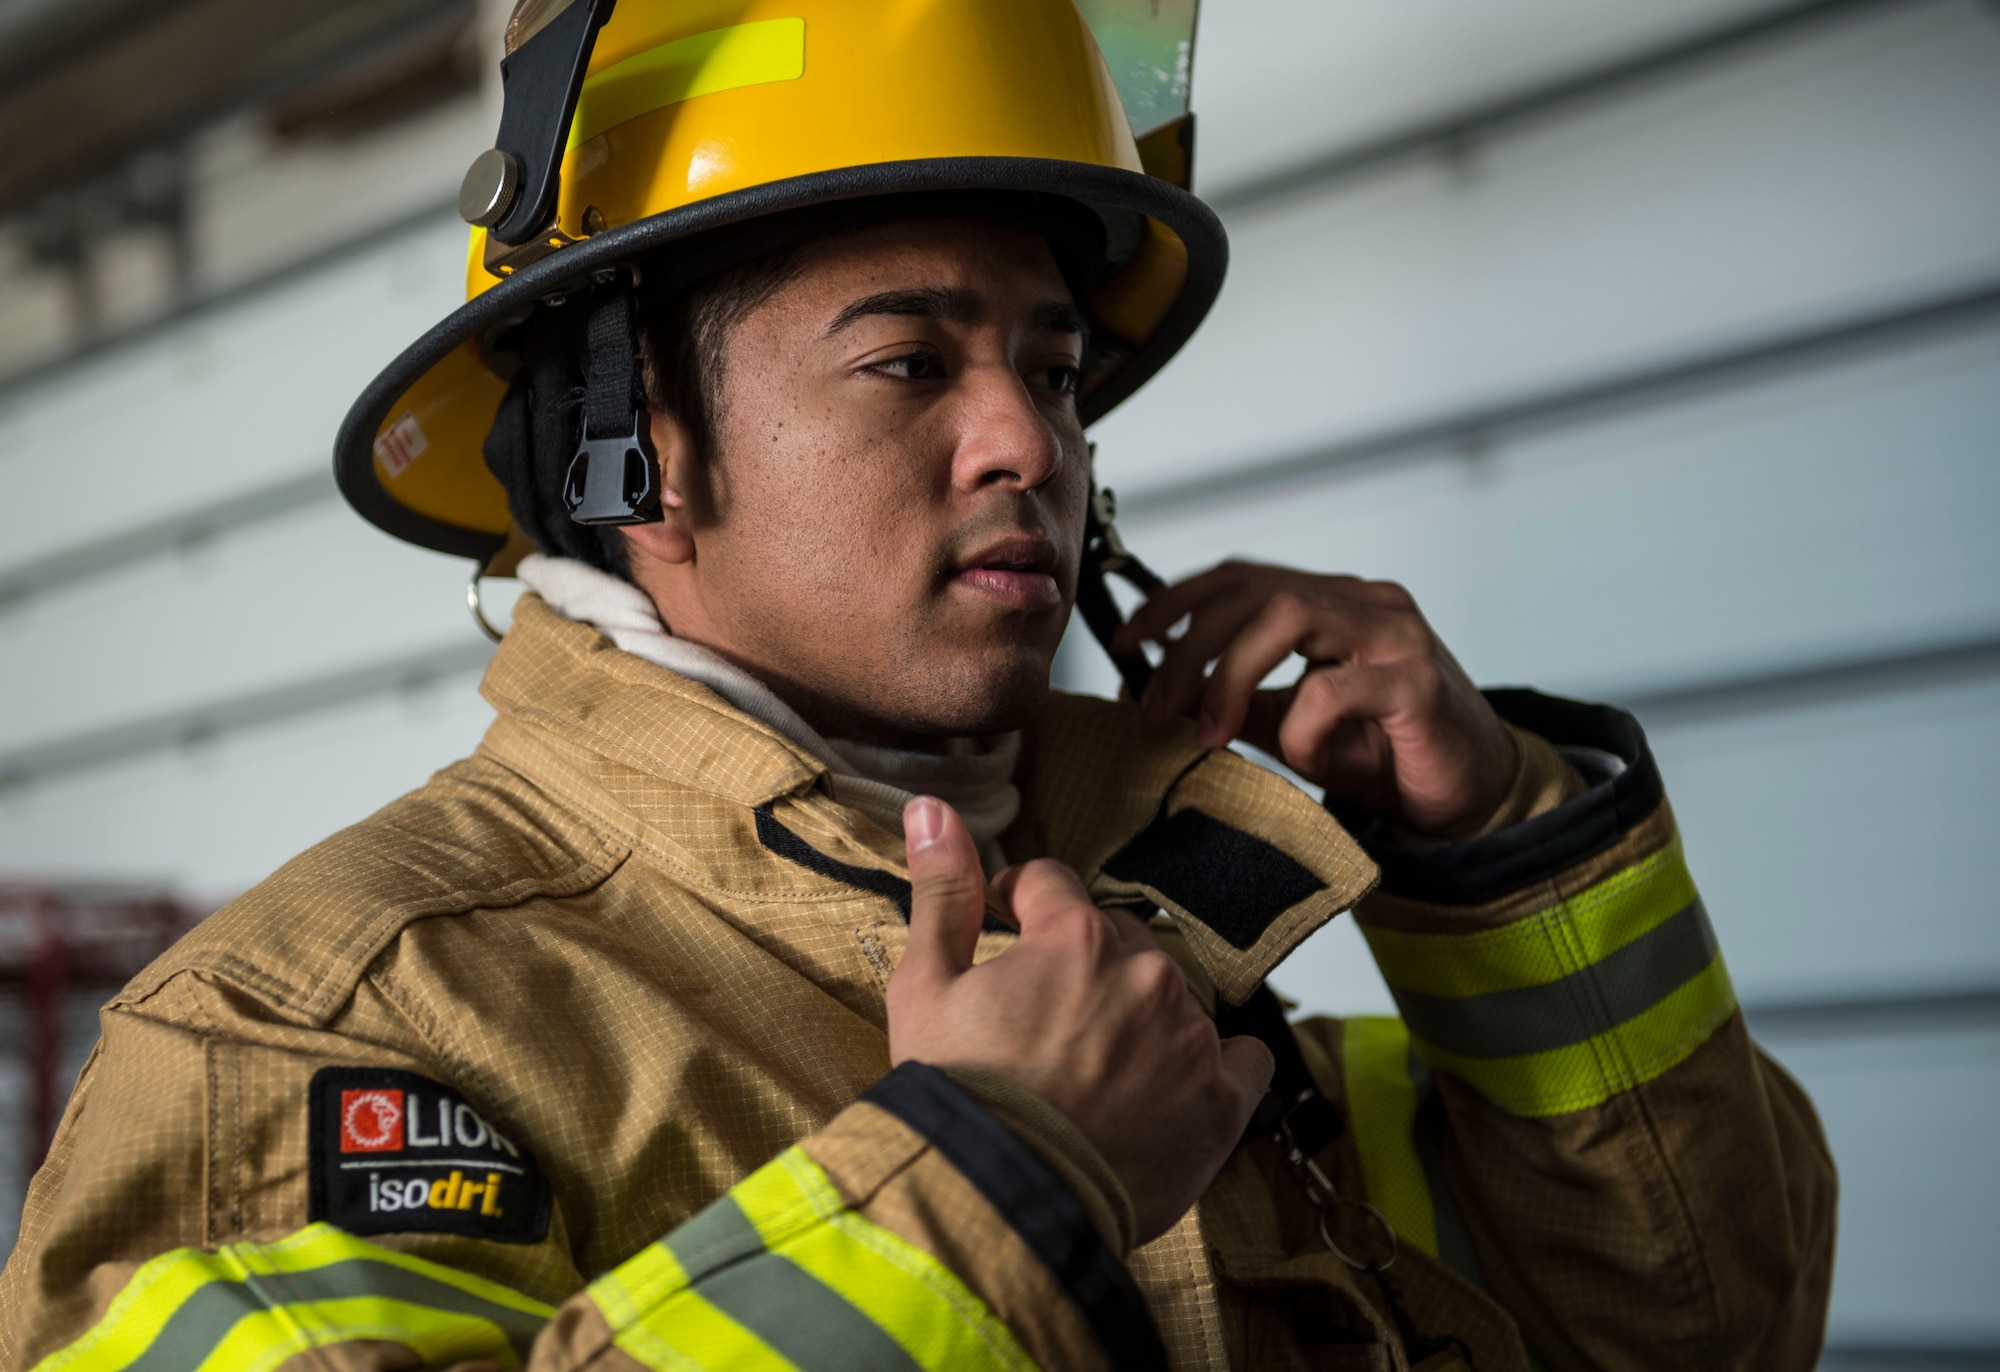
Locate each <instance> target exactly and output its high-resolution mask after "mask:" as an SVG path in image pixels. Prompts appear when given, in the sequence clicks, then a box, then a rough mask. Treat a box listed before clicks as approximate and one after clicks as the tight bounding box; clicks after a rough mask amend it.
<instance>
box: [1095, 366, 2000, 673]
mask: <svg viewBox="0 0 2000 1372" xmlns="http://www.w3.org/2000/svg"><path fill="white" fill-rule="evenodd" d="M1996 433H2000V332H1986V333H1982V334H1979V335H1975V336H1972V337H1969V338H1959V339H1954V340H1949V341H1941V342H1938V343H1935V344H1932V345H1930V346H1926V347H1923V348H1918V349H1911V350H1908V351H1898V352H1894V353H1891V354H1889V355H1887V356H1881V357H1873V358H1867V359H1861V360H1856V361H1852V362H1849V363H1846V364H1843V365H1839V366H1833V367H1826V368H1821V369H1815V370H1813V371H1810V372H1806V373H1803V374H1800V375H1795V376H1788V377H1784V378H1780V379H1777V380H1773V381H1768V382H1765V383H1762V384H1757V385H1753V386H1746V387H1742V388H1732V389H1728V390H1724V391H1720V392H1717V393H1713V394H1710V395H1707V396H1703V397H1701V398H1698V399H1693V400H1689V401H1686V402H1684V403H1680V404H1676V405H1673V406H1668V407H1664V408H1662V407H1647V408H1644V409H1638V410H1634V411H1631V412H1629V413H1627V414H1624V415H1621V416H1617V417H1615V418H1611V419H1607V420H1604V421H1600V422H1596V423H1591V424H1587V425H1577V426H1573V427H1568V428H1565V429H1563V430H1561V431H1559V432H1553V433H1548V434H1544V435H1540V436H1537V437H1535V438H1532V439H1524V440H1521V441H1519V442H1516V443H1511V444H1506V445H1503V446H1501V447H1499V448H1497V449H1494V450H1492V451H1490V452H1487V453H1485V454H1484V455H1482V456H1479V457H1476V458H1470V459H1468V458H1467V457H1465V456H1462V455H1459V454H1454V453H1443V454H1436V455H1431V456H1419V457H1417V458H1414V459H1412V460H1408V461H1404V462H1399V463H1395V464H1392V465H1388V466H1385V467H1382V468H1378V469H1375V470H1369V471H1359V472H1347V473H1338V474H1335V475H1334V476H1332V477H1330V478H1328V479H1324V480H1320V481H1316V482H1307V483H1300V484H1298V485H1295V486H1291V487H1285V488H1279V489H1274V490H1271V491H1267V492H1260V493H1254V494H1252V495H1251V496H1249V497H1246V498H1244V499H1242V500H1240V501H1234V502H1229V503H1222V502H1221V501H1206V502H1203V503H1201V504H1199V505H1194V506H1190V507H1187V508H1184V509H1179V510H1174V511H1171V512H1169V513H1167V514H1164V515H1161V516H1159V517H1147V516H1144V515H1139V516H1133V517H1128V518H1122V519H1121V520H1120V523H1121V525H1123V526H1124V528H1125V533H1126V537H1127V541H1128V542H1130V543H1131V545H1132V547H1133V548H1134V549H1135V550H1136V551H1137V552H1138V553H1139V554H1140V555H1141V556H1142V557H1145V558H1146V559H1147V560H1148V561H1149V562H1151V563H1153V564H1154V565H1155V566H1156V567H1157V568H1158V569H1159V570H1160V571H1161V572H1162V573H1163V574H1165V575H1169V576H1175V575H1180V574H1184V573H1187V572H1191V571H1194V570H1196V569H1198V568H1200V567H1202V566H1205V565H1207V564H1209V563H1212V562H1215V561H1218V560H1220V559H1222V558H1224V557H1229V556H1252V557H1255V558H1256V559H1258V560H1262V561H1275V562H1282V563H1294V564H1298V565H1302V566H1308V567H1316V568H1320V569H1323V570H1327V571H1344V572H1353V573H1357V574H1360V575H1365V576H1373V577H1390V578H1393V579H1396V580H1399V581H1402V582H1404V583H1406V584H1407V585H1408V586H1409V587H1410V589H1411V590H1412V591H1413V592H1414V593H1415V594H1416V595H1417V597H1418V600H1419V602H1420V603H1422V604H1423V605H1424V606H1425V608H1426V610H1427V612H1428V613H1429V614H1430V616H1431V618H1432V622H1433V623H1434V624H1435V625H1436V626H1437V628H1438V629H1439V631H1440V633H1442V634H1443V635H1444V636H1445V637H1446V640H1447V641H1448V642H1449V643H1451V644H1452V646H1453V648H1454V649H1455V650H1456V651H1457V652H1458V653H1459V655H1460V658H1461V660H1462V661H1463V662H1464V663H1465V664H1466V666H1467V669H1468V670H1470V671H1471V672H1472V673H1473V674H1474V675H1475V676H1477V677H1478V678H1479V679H1481V680H1484V681H1493V682H1499V681H1513V682H1533V683H1536V684H1540V685H1542V686H1544V687H1545V688H1547V689H1552V690H1555V689H1560V690H1565V691H1583V692H1604V691H1632V690H1638V689H1644V688H1647V687H1652V686H1656V685H1663V684H1666V683H1669V682H1680V681H1684V680H1687V679H1690V678H1700V677H1703V676H1706V675H1708V674H1711V673H1715V672H1718V671H1740V670H1745V669H1749V668H1752V667H1757V666H1765V665H1777V664H1781V663H1795V662H1799V661H1802V660H1811V659H1813V658H1815V657H1819V656H1825V655H1835V654H1840V653H1843V652H1852V651H1856V650H1860V649H1865V648H1869V647H1875V646H1880V645H1885V644H1913V643H1922V642H1927V641H1933V640H1938V639H1945V638H1950V637H1953V636H1956V635H1960V634H1964V633H1971V632H1992V631H1993V630H1995V629H2000V539H1994V538H1992V537H1990V536H1989V533H1990V529H1991V524H1992V517H1993V511H1995V510H1996V509H2000V463H1995V462H1994V461H1993V460H1992V455H1993V451H1994V446H1993V445H1994V435H1995V434H1996ZM1121 494H1122V492H1121ZM1079 657H1080V660H1081V661H1083V662H1085V663H1089V664H1092V665H1093V667H1094V669H1095V670H1096V671H1097V672H1098V673H1099V675H1098V676H1097V678H1096V680H1097V682H1098V684H1099V685H1102V684H1104V683H1106V682H1108V681H1109V679H1110V678H1109V672H1108V668H1095V662H1096V659H1095V658H1093V657H1090V656H1089V655H1079Z"/></svg>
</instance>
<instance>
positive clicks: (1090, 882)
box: [481, 595, 1377, 1002]
mask: <svg viewBox="0 0 2000 1372" xmlns="http://www.w3.org/2000/svg"><path fill="white" fill-rule="evenodd" d="M481 690H482V692H483V693H484V694H485V696H486V698H487V699H488V701H490V702H491V703H492V705H493V706H494V708H495V709H496V710H497V711H498V712H499V714H500V719H499V720H498V721H497V722H496V723H495V725H494V728H493V730H492V732H491V733H489V735H488V737H487V741H486V744H485V745H484V747H485V748H486V750H487V751H488V752H489V753H491V754H494V755H496V756H498V757H499V758H500V759H501V760H502V761H504V762H505V763H507V765H509V766H512V767H515V768H516V769H517V770H521V771H524V772H527V773H529V774H531V775H533V776H534V777H535V779H536V780H537V782H538V783H540V784H541V785H543V786H545V787H547V788H548V789H550V790H552V791H555V792H556V793H557V794H559V795H561V796H563V797H564V798H565V799H568V800H570V801H571V802H572V803H575V804H578V805H580V806H582V807H584V808H586V809H589V810H590V811H592V812H593V813H595V814H597V815H598V816H599V817H600V819H602V820H604V821H606V822H608V823H611V824H613V825H615V826H617V827H618V828H620V829H622V830H625V831H626V832H627V833H628V834H630V835H631V836H632V837H633V839H634V841H635V842H636V843H637V844H639V845H640V846H642V847H646V848H649V849H651V850H652V851H654V852H655V853H656V855H659V856H662V857H664V858H665V859H666V860H667V861H669V862H670V863H671V864H672V865H673V866H675V867H676V868H678V869H679V870H680V871H681V872H682V874H683V875H685V876H686V877H688V878H689V879H690V880H691V881H692V882H693V884H695V885H697V886H699V887H705V888H708V889H709V890H711V891H714V892H716V893H718V894H722V895H725V896H729V897H734V898H738V899H752V900H826V899H828V898H833V897H841V896H847V897H851V896H852V895H853V893H854V892H855V891H856V890H857V889H859V890H861V891H867V892H870V893H872V894H875V895H879V896H883V897H885V898H887V899H889V900H891V901H893V902H896V903H897V904H899V905H900V906H901V907H902V909H903V910H904V911H905V912H906V911H907V909H908V889H909V887H908V883H909V871H908V868H907V866H906V865H905V862H904V854H903V844H902V839H901V836H900V835H898V834H893V833H890V832H888V831H887V830H885V829H883V828H882V827H881V826H880V825H878V824H876V823H874V822H873V821H872V820H869V819H868V818H867V817H866V816H864V815H862V814H861V813H860V812H858V811H856V810H853V809H851V808H850V807H847V806H843V805H840V804H838V803H837V802H836V801H835V800H834V799H833V798H832V794H831V788H830V787H829V786H828V784H827V780H826V768H825V766H824V764H822V763H821V762H820V761H819V760H818V759H817V758H815V757H813V756H812V755H811V754H810V753H808V752H807V751H806V750H804V749H803V748H801V747H799V746H798V745H797V744H794V743H793V742H791V741H790V740H789V739H787V738H785V737H784V736H783V735H782V734H780V733H778V732H777V731H776V730H774V729H772V728H770V727H769V726H768V725H766V724H764V723H762V722H761V721H759V720H756V719H754V718H752V717H751V716H749V715H747V714H744V713H743V712H742V711H740V710H737V709H736V708H734V707H733V706H731V705H729V704H728V703H727V702H726V701H724V700H723V699H722V698H721V697H720V696H718V695H717V694H716V693H715V692H713V691H711V690H709V689H708V688H707V687H705V686H702V685H700V684H698V683H696V682H693V681H691V680H689V679H688V678H686V677H683V676H680V675H678V674H677V673H674V672H670V671H668V670H666V669H665V668H662V667H658V666H655V665H654V664H652V663H649V662H646V661H644V660H642V659H640V658H637V657H634V656H633V655H631V654H629V653H625V652H621V651H619V650H618V649H617V648H615V647H614V646H613V645H612V644H611V642H610V641H609V640H608V639H606V638H605V637H604V636H603V635H601V634H600V633H598V632H597V631H596V630H595V629H592V628H591V627H589V626H588V625H584V624H578V623H574V622H572V621H570V620H567V619H564V618H563V617H562V616H560V615H558V614H556V613H555V612H554V611H552V610H550V609H549V608H548V607H547V606H545V605H543V604H542V603H541V601H540V600H539V599H538V598H536V597H535V596H533V595H526V596H523V597H522V598H521V600H520V602H519V603H518V604H517V606H516V608H515V612H514V624H513V628H512V629H510V630H509V632H508V634H507V637H506V640H505V641H504V642H503V643H502V644H501V646H500V649H499V651H498V652H497V653H496V654H495V655H494V658H493V663H492V665H491V667H489V668H488V671H487V674H486V679H485V681H484V682H483V683H482V686H481ZM1023 768H1024V772H1025V773H1026V775H1024V776H1023V777H1022V778H1021V780H1020V784H1021V789H1022V792H1023V800H1024V804H1023V810H1022V816H1021V818H1020V820H1019V821H1017V822H1016V824H1015V826H1014V829H1013V830H1012V831H1010V833H1009V834H1008V836H1007V839H1006V846H1007V850H1008V856H1009V857H1010V858H1012V859H1013V860H1015V861H1024V860H1026V859H1028V858H1033V857H1053V858H1056V859H1059V860H1061V861H1063V862H1066V863H1068V864H1069V865H1070V866H1072V867H1074V868H1075V869H1076V870H1077V871H1078V872H1079V873H1080V874H1081V875H1082V877H1083V879H1084V882H1085V884H1086V885H1087V886H1088V887H1089V889H1090V891H1091V893H1092V895H1093V896H1094V897H1095V898H1096V899H1097V900H1098V901H1099V902H1100V903H1104V904H1126V905H1133V906H1140V905H1146V906H1155V905H1156V906H1158V907H1159V908H1161V909H1162V910H1164V911H1166V913H1167V914H1168V915H1169V916H1170V917H1172V919H1173V920H1174V922H1175V923H1176V924H1177V925H1178V926H1179V927H1180V929H1181V930H1182V932H1183V934H1184V935H1185V936H1186V938H1187V941H1188V944H1189V946H1190V948H1191V950H1192V951H1193V953H1194V955H1195V957H1196V958H1197V959H1198V960H1199V961H1200V963H1201V965H1202V968H1203V970H1204V971H1205V972H1206V973H1207V974H1208V976H1209V978H1210V979H1211V980H1212V981H1213V982H1214V983H1215V986H1216V989H1217V990H1218V991H1219V992H1220V993H1221V994H1222V995H1223V996H1225V997H1226V998H1228V999H1229V1000H1231V1001H1239V1002H1240V1001H1241V1000H1242V999H1243V998H1244V997H1246V996H1248V995H1249V994H1250V992H1251V991H1253V990H1255V989H1256V987H1257V986H1258V984H1259V983H1261V982H1262V981H1263V979H1264V978H1265V977H1266V976H1268V975H1269V973H1270V971H1271V969H1272V968H1274V967H1276V966H1277V965H1278V964H1279V963H1280V962H1282V961H1283V960H1284V958H1285V957H1286V956H1287V955H1289V954H1290V953H1291V951H1292V950H1293V949H1294V948H1296V947H1297V946H1298V944H1299V943H1300V942H1302V941H1303V940H1304V939H1305V938H1306V937H1307V936H1308V935H1310V934H1311V933H1312V932H1313V931H1314V930H1316V929H1318V928H1319V927H1320V926H1321V925H1323V924H1325V923H1326V922H1327V921H1328V920H1329V919H1331V918H1332V917H1333V916H1334V915H1336V914H1338V913H1339V912H1340V911H1342V910H1345V909H1347V908H1349V907H1350V906H1352V905H1353V903H1354V902H1355V901H1356V900H1358V899H1360V897H1361V896H1362V895H1363V894H1365V893H1366V892H1367V891H1368V890H1369V889H1370V888H1371V887H1372V886H1373V885H1374V884H1375V881H1376V878H1377V873H1376V869H1375V866H1374V864H1373V863H1372V862H1370V861H1369V859H1368V858H1367V857H1366V855H1364V854H1363V853H1362V851H1361V849H1360V848H1359V846H1358V845H1357V844H1356V843H1355V842H1354V840H1353V839H1352V838H1351V837H1349V836H1348V834H1347V833H1346V832H1345V831H1344V830H1343V829H1342V828H1341V827H1340V825H1339V824H1338V823H1336V822H1335V821H1334V820H1333V818H1332V817H1331V816H1330V815H1328V814H1327V813H1326V811H1325V810H1324V809H1322V808H1321V807H1320V806H1319V805H1318V804H1316V803H1315V802H1314V801H1313V800H1312V799H1311V798H1310V797H1308V796H1307V795H1305V794H1304V793H1303V792H1302V791H1300V790H1299V789H1298V788H1297V787H1296V786H1294V785H1292V784H1291V783H1290V782H1288V781H1286V780H1284V779H1283V778H1281V777H1279V776H1277V775H1276V774H1275V773H1272V772H1270V771H1268V770H1267V769H1265V768H1262V767H1259V766H1257V765H1255V764H1254V763H1251V762H1249V761H1247V760H1245V759H1243V758H1241V757H1238V756H1237V755H1236V754H1234V753H1232V752H1229V751H1227V750H1214V749H1206V748H1203V747H1202V746H1201V745H1200V744H1199V743H1198V742H1197V741H1196V740H1195V738H1194V736H1193V733H1192V731H1191V730H1187V729H1182V730H1179V731H1176V732H1173V733H1170V734H1166V735H1164V736H1161V735H1156V734H1153V733H1150V732H1149V731H1147V730H1146V729H1145V728H1144V727H1143V726H1142V725H1141V723H1140V720H1139V717H1138V713H1137V711H1136V710H1134V709H1132V708H1131V707H1130V706H1126V705H1119V704H1114V703H1112V702H1110V701H1103V700H1096V699H1092V698H1089V697H1084V696H1072V695H1067V694H1063V693H1060V692H1058V693H1055V694H1053V695H1052V696H1051V697H1050V701H1049V704H1048V706H1047V708H1046V709H1045V710H1044V712H1043V714H1042V717H1041V718H1040V720H1039V721H1038V722H1037V723H1036V725H1035V726H1034V728H1033V729H1032V730H1031V731H1030V742H1029V748H1028V750H1027V757H1026V759H1025V760H1024V764H1023ZM746 854H749V855H751V856H753V857H754V858H755V860H754V861H745V858H746ZM899 892H900V899H899V898H898V893H899Z"/></svg>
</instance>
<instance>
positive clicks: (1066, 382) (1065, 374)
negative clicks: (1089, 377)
mask: <svg viewBox="0 0 2000 1372" xmlns="http://www.w3.org/2000/svg"><path fill="white" fill-rule="evenodd" d="M1030 379H1031V380H1034V381H1036V382H1039V383H1040V384H1041V385H1043V386H1046V387H1048V388H1049V389H1050V390H1052V391H1054V392H1055V393H1056V394H1057V395H1075V394H1076V388H1077V385H1078V383H1079V382H1081V381H1082V379H1083V373H1082V372H1081V371H1079V370H1078V369H1077V368H1075V367H1068V366H1063V367H1044V368H1042V369H1041V370H1040V371H1038V372H1035V373H1033V375H1032V376H1031V378H1030Z"/></svg>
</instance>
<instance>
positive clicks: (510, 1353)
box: [188, 1297, 521, 1372]
mask: <svg viewBox="0 0 2000 1372" xmlns="http://www.w3.org/2000/svg"><path fill="white" fill-rule="evenodd" d="M478 1325H479V1322H477V1321H469V1320H466V1319H463V1318H460V1317H456V1316H452V1315H447V1314H443V1313H441V1312H439V1311H436V1310H432V1309H430V1308H428V1307H426V1306H421V1305H413V1304H411V1303H409V1302H407V1301H397V1300H385V1299H379V1298H371V1297H363V1298H358V1299H353V1300H341V1301H307V1302H300V1303H297V1304H291V1305H285V1306H280V1307H278V1308H277V1309H274V1310H266V1311H260V1312H259V1313H257V1314H254V1315H248V1316H245V1317H244V1318H242V1319H240V1320H238V1321H237V1322H236V1324H235V1325H234V1326H232V1327H231V1328H230V1330H229V1332H228V1333H227V1334H226V1335H224V1336H223V1339H222V1341H221V1342H220V1343H218V1344H216V1345H215V1350H214V1351H213V1352H212V1353H210V1354H209V1355H208V1356H207V1357H206V1358H204V1359H203V1360H202V1361H200V1362H198V1363H194V1364H189V1365H188V1366H191V1367H192V1368H193V1369H194V1370H195V1372H267V1369H270V1368H274V1367H277V1366H278V1365H279V1364H280V1363H283V1362H286V1361H287V1360H289V1359H291V1358H295V1357H297V1356H298V1355H299V1354H300V1353H302V1352H305V1351H307V1350H309V1349H314V1348H326V1347H329V1346H331V1345H334V1344H341V1343H349V1342H352V1341H355V1340H358V1339H382V1340H386V1341H388V1342H391V1343H396V1344H400V1345H402V1346H403V1347H405V1348H408V1349H410V1350H412V1351H413V1352H415V1353H416V1354H417V1355H418V1356H419V1357H421V1358H422V1359H423V1361H424V1365H425V1366H427V1367H430V1366H448V1365H450V1364H452V1363H455V1362H470V1361H475V1360H477V1361H492V1362H497V1363H499V1364H500V1365H502V1366H504V1367H519V1366H520V1365H521V1360H520V1359H519V1358H518V1357H517V1356H516V1355H515V1353H514V1350H513V1348H512V1347H510V1346H509V1345H508V1343H507V1339H506V1336H505V1335H504V1334H502V1333H501V1332H500V1331H499V1330H498V1329H497V1328H495V1327H494V1326H492V1325H490V1324H488V1325H486V1326H485V1327H484V1328H483V1329H482V1328H480V1327H478Z"/></svg>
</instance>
